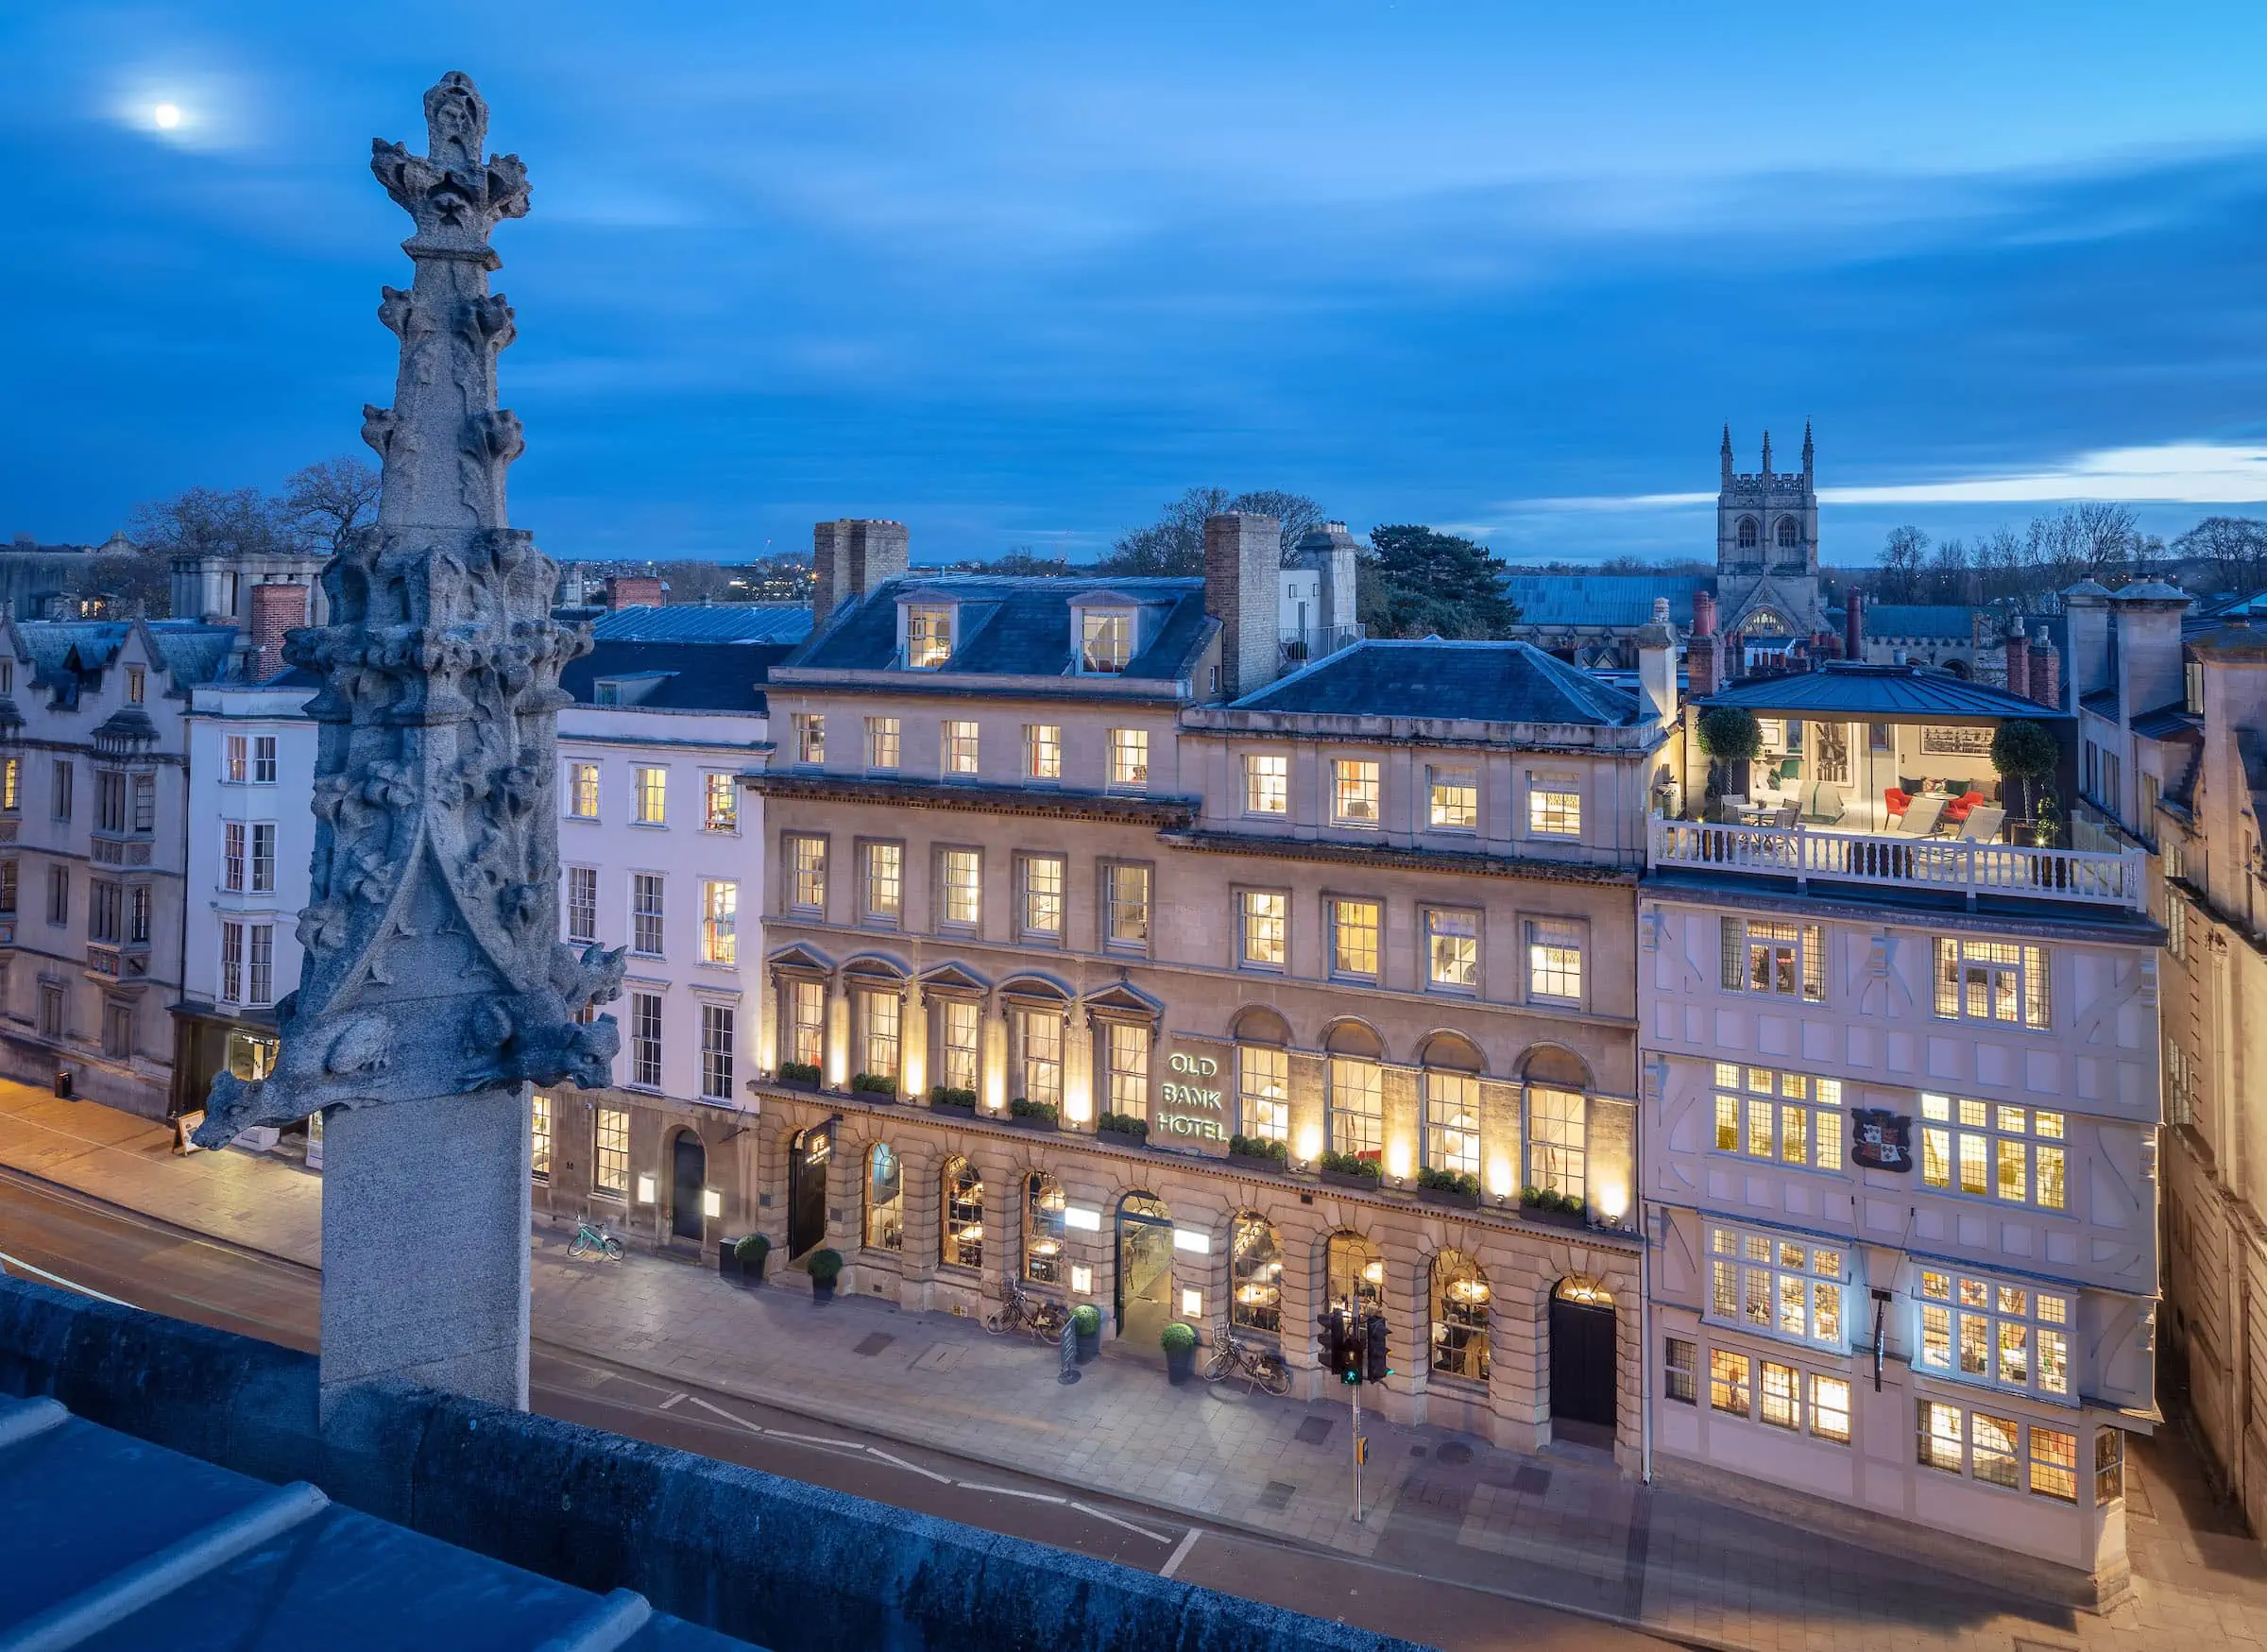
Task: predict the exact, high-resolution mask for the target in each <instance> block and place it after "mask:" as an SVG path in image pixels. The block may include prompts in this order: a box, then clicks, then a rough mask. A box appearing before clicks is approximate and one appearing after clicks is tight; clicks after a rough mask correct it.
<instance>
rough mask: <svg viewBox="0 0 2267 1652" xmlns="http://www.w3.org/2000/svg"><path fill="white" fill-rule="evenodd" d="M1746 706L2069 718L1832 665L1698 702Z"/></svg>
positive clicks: (1890, 672)
mask: <svg viewBox="0 0 2267 1652" xmlns="http://www.w3.org/2000/svg"><path fill="white" fill-rule="evenodd" d="M1695 703H1696V704H1697V705H1701V706H1742V707H1747V709H1748V710H1750V711H1761V712H1763V713H1764V714H1765V715H1767V716H1779V715H1781V714H1783V713H1786V712H1790V711H1792V712H1798V713H1802V714H1806V715H1807V714H1813V713H1823V714H1826V715H1831V716H1835V717H1847V718H1850V719H1853V720H1854V719H1865V720H1867V721H1872V722H1883V721H1901V720H1904V719H1910V718H1931V717H1934V718H1961V717H2009V718H2012V717H2024V718H2029V719H2031V720H2033V721H2034V722H2043V721H2045V720H2047V719H2050V718H2056V717H2064V716H2067V715H2069V713H2067V712H2062V711H2057V710H2055V709H2054V707H2048V706H2041V705H2040V704H2039V703H2038V702H2037V701H2036V700H2028V699H2025V698H2024V697H2023V696H2022V695H2020V694H2011V693H2009V692H2008V691H2007V690H2005V689H2000V688H1994V687H1993V686H1992V685H1991V684H1989V683H1973V682H1970V681H1969V680H1968V679H1967V678H1966V677H1956V676H1954V675H1952V673H1950V672H1943V671H1936V670H1935V669H1933V668H1931V667H1928V666H1918V665H1902V666H1900V665H1853V664H1851V663H1849V661H1846V660H1831V661H1829V662H1828V663H1826V664H1825V665H1822V666H1820V667H1819V668H1818V669H1817V670H1816V671H1810V672H1792V673H1788V674H1786V675H1784V676H1772V677H1750V678H1748V679H1747V681H1746V682H1740V683H1734V684H1732V685H1731V687H1730V688H1728V689H1724V690H1719V691H1718V692H1716V693H1713V694H1711V695H1709V696H1708V697H1707V698H1705V699H1703V700H1699V701H1696V702H1695Z"/></svg>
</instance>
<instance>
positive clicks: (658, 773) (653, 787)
mask: <svg viewBox="0 0 2267 1652" xmlns="http://www.w3.org/2000/svg"><path fill="white" fill-rule="evenodd" d="M631 795H632V796H633V797H635V798H636V800H637V813H636V815H635V817H634V818H633V820H632V822H631V824H632V825H634V826H666V825H668V824H669V771H668V770H667V769H657V768H640V769H639V771H638V783H637V785H636V787H635V788H634V789H633V791H632V792H631Z"/></svg>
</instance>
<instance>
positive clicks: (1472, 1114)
mask: <svg viewBox="0 0 2267 1652" xmlns="http://www.w3.org/2000/svg"><path fill="white" fill-rule="evenodd" d="M1424 1163H1425V1167H1426V1168H1428V1169H1433V1170H1448V1171H1453V1172H1455V1173H1457V1174H1459V1175H1466V1176H1477V1175H1478V1174H1479V1173H1480V1081H1479V1080H1477V1079H1475V1078H1474V1077H1473V1076H1472V1075H1471V1074H1470V1073H1451V1072H1442V1071H1440V1070H1439V1069H1438V1068H1433V1067H1427V1068H1426V1069H1425V1073H1424Z"/></svg>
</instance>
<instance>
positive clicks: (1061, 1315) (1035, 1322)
mask: <svg viewBox="0 0 2267 1652" xmlns="http://www.w3.org/2000/svg"><path fill="white" fill-rule="evenodd" d="M1069 1323H1070V1310H1069V1309H1067V1308H1065V1307H1064V1306H1063V1304H1062V1303H1052V1302H1049V1301H1048V1300H1047V1298H1045V1297H1043V1296H1033V1295H1031V1292H1029V1291H1027V1290H1025V1289H1024V1288H1023V1286H1021V1285H1019V1284H1017V1283H1016V1282H1015V1281H1014V1280H1010V1281H1008V1300H1007V1301H1006V1302H1004V1303H1001V1304H1000V1305H999V1311H998V1312H997V1313H993V1314H986V1315H985V1316H984V1329H985V1330H987V1331H989V1332H991V1333H992V1335H993V1336H995V1337H998V1336H1003V1335H1005V1334H1006V1333H1007V1332H1010V1331H1013V1330H1014V1329H1015V1328H1016V1327H1017V1326H1018V1325H1020V1326H1022V1327H1024V1328H1025V1329H1026V1330H1028V1331H1030V1332H1031V1335H1032V1336H1033V1337H1037V1338H1038V1339H1039V1340H1040V1341H1042V1342H1055V1341H1060V1340H1061V1339H1062V1336H1063V1327H1064V1326H1065V1325H1067V1324H1069Z"/></svg>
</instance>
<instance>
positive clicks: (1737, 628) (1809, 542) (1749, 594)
mask: <svg viewBox="0 0 2267 1652" xmlns="http://www.w3.org/2000/svg"><path fill="white" fill-rule="evenodd" d="M1814 465H1815V453H1814V451H1813V449H1812V446H1811V427H1810V426H1809V425H1808V424H1805V425H1804V426H1803V428H1802V468H1801V469H1800V470H1799V471H1775V470H1773V469H1772V468H1771V434H1770V433H1769V432H1768V431H1766V432H1764V456H1763V468H1761V469H1760V470H1755V471H1749V472H1742V471H1739V470H1735V469H1734V468H1732V459H1731V427H1730V425H1727V426H1725V428H1724V445H1723V447H1722V449H1721V450H1720V451H1719V454H1718V466H1719V478H1718V485H1717V490H1716V610H1717V612H1718V614H1720V615H1721V616H1722V619H1721V624H1722V628H1723V632H1724V635H1725V636H1726V637H1728V638H1741V639H1746V640H1747V642H1749V643H1755V644H1765V645H1767V644H1768V643H1769V642H1770V641H1772V640H1773V639H1781V638H1786V639H1807V638H1810V637H1813V636H1815V635H1816V634H1817V633H1818V632H1820V631H1822V630H1824V629H1825V628H1826V617H1825V613H1824V611H1823V609H1822V608H1821V607H1820V605H1819V600H1818V493H1817V489H1816V487H1815V485H1814V480H1813V476H1814Z"/></svg>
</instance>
